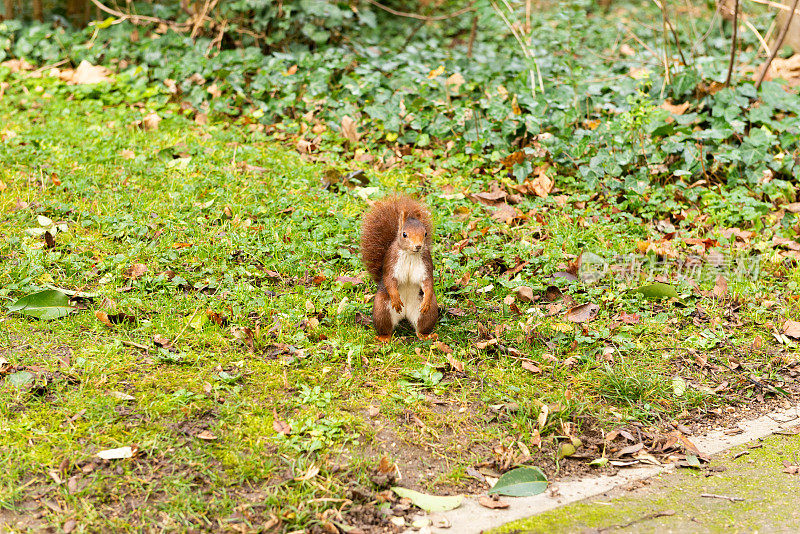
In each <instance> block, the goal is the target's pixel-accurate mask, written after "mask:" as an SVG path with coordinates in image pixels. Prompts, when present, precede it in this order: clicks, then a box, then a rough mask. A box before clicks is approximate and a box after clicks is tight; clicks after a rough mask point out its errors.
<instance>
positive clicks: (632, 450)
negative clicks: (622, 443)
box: [617, 442, 644, 456]
mask: <svg viewBox="0 0 800 534" xmlns="http://www.w3.org/2000/svg"><path fill="white" fill-rule="evenodd" d="M642 449H644V443H641V442H639V443H636V444H634V445H629V446H627V447H624V448H622V449H620V450H619V452H618V453H617V456H625V455H626V454H633V453H635V452H639V451H640V450H642Z"/></svg>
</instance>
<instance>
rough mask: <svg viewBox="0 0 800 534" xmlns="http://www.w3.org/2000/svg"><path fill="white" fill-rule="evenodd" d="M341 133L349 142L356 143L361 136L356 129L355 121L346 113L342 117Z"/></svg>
mask: <svg viewBox="0 0 800 534" xmlns="http://www.w3.org/2000/svg"><path fill="white" fill-rule="evenodd" d="M342 134H343V135H344V136H345V138H346V139H347V140H348V141H350V142H351V143H356V142H358V140H359V139H360V138H361V136H360V135H359V133H358V131H357V129H356V121H354V120H353V119H352V118H350V117H349V116H347V115H345V116H344V117H342Z"/></svg>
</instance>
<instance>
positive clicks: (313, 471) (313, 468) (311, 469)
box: [294, 464, 319, 482]
mask: <svg viewBox="0 0 800 534" xmlns="http://www.w3.org/2000/svg"><path fill="white" fill-rule="evenodd" d="M318 473H319V466H318V465H315V464H311V465H310V466H308V469H306V472H305V473H303V474H302V475H300V476H299V477H295V479H294V480H295V482H302V481H304V480H311V479H312V478H314V477H315V476H317V474H318Z"/></svg>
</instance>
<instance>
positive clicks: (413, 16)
mask: <svg viewBox="0 0 800 534" xmlns="http://www.w3.org/2000/svg"><path fill="white" fill-rule="evenodd" d="M92 1H94V0H92ZM367 3H370V4H372V5H373V6H375V7H377V8H379V9H382V10H384V11H386V12H387V13H391V14H392V15H397V16H398V17H405V18H408V19H417V20H424V21H425V22H435V21H437V20H447V19H452V18H455V17H458V16H461V15H463V14H464V13H469V12H470V11H474V10H475V7H474V4H475V0H473V1H472V2H470V3H469V4H468V5H467V7H463V8H461V9H459V10H457V11H453V12H452V13H449V14H447V15H435V16H431V17H428V16H425V15H419V14H417V13H408V12H405V11H397V10H396V9H392V8H391V7H389V6H385V5H383V4H381V3H380V2H378V1H377V0H367Z"/></svg>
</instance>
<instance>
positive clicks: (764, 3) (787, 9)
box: [750, 0, 800, 15]
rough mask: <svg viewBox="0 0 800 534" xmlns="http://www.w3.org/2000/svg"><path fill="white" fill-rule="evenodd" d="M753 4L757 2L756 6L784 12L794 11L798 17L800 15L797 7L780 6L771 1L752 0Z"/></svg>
mask: <svg viewBox="0 0 800 534" xmlns="http://www.w3.org/2000/svg"><path fill="white" fill-rule="evenodd" d="M750 1H751V2H755V3H756V4H763V5H765V6H769V7H774V8H775V9H781V10H783V11H790V10H791V11H794V12H795V13H797V14H798V15H800V11H799V10H798V9H797V8H796V7H791V8H790V7H789V6H787V5H784V4H780V3H778V2H772V1H770V0H750Z"/></svg>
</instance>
